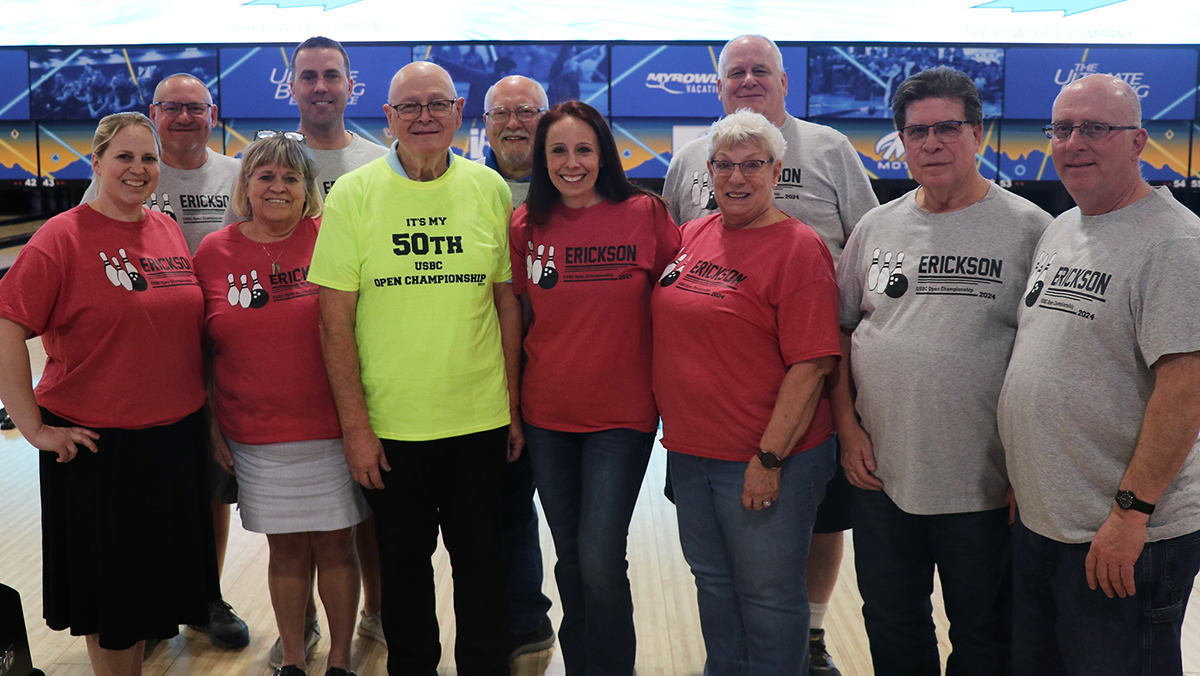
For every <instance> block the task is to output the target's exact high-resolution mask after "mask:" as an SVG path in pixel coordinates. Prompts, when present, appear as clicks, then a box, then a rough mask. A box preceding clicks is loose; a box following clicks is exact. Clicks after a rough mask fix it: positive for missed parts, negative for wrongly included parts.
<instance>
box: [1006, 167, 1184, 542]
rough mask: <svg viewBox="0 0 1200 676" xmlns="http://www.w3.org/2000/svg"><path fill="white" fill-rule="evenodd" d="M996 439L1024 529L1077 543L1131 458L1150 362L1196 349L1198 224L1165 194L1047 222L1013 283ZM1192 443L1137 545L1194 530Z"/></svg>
mask: <svg viewBox="0 0 1200 676" xmlns="http://www.w3.org/2000/svg"><path fill="white" fill-rule="evenodd" d="M1023 295H1024V300H1023V301H1022V303H1021V306H1020V313H1019V315H1018V320H1019V324H1018V329H1017V339H1016V343H1015V344H1014V346H1013V353H1012V360H1011V361H1010V362H1009V365H1008V373H1007V374H1006V375H1005V379H1004V390H1003V391H1002V392H1001V393H1000V417H999V422H1000V438H1001V439H1003V441H1004V450H1005V451H1006V453H1007V456H1008V473H1009V476H1010V477H1011V478H1012V483H1013V488H1015V489H1016V493H1017V504H1018V505H1019V506H1020V508H1021V520H1022V521H1023V522H1024V523H1025V525H1026V526H1028V527H1029V529H1030V530H1032V531H1034V532H1036V533H1038V534H1040V535H1043V536H1045V537H1047V538H1050V539H1052V540H1057V541H1059V542H1066V543H1083V542H1089V541H1090V540H1092V538H1093V537H1094V536H1095V534H1096V531H1098V530H1099V529H1100V526H1101V525H1103V524H1104V521H1105V519H1107V518H1108V514H1109V512H1110V511H1111V510H1112V505H1113V497H1114V496H1115V495H1116V494H1117V489H1118V486H1119V484H1120V481H1121V477H1122V476H1124V474H1125V471H1126V469H1128V467H1129V462H1130V460H1131V458H1132V457H1133V451H1134V448H1135V447H1136V445H1137V440H1138V436H1139V435H1140V433H1141V428H1142V418H1143V417H1144V414H1145V411H1146V404H1147V402H1148V401H1149V399H1150V393H1151V392H1152V391H1153V390H1154V382H1155V379H1154V371H1153V369H1152V368H1151V367H1152V366H1153V365H1154V363H1155V362H1156V361H1158V359H1159V358H1160V357H1162V356H1163V355H1166V354H1177V353H1186V352H1196V351H1200V218H1197V217H1196V215H1195V214H1193V213H1192V212H1190V211H1188V210H1187V208H1185V207H1184V206H1183V205H1181V204H1179V202H1177V201H1175V198H1174V197H1172V196H1171V193H1170V191H1169V190H1167V189H1166V188H1156V189H1155V190H1154V192H1153V193H1151V194H1150V195H1149V196H1147V197H1145V198H1143V199H1141V200H1139V201H1138V202H1136V203H1134V204H1132V205H1130V206H1128V207H1125V208H1124V209H1119V210H1117V211H1114V212H1112V213H1108V214H1103V215H1100V216H1083V215H1081V214H1080V212H1079V209H1072V210H1070V211H1068V212H1066V213H1064V214H1063V215H1062V216H1059V217H1058V218H1057V219H1055V221H1054V223H1053V224H1051V225H1050V227H1049V228H1047V230H1046V234H1045V235H1043V236H1042V240H1041V241H1040V242H1039V243H1038V247H1037V258H1036V259H1035V265H1034V268H1033V270H1032V272H1031V273H1030V278H1029V280H1028V282H1027V284H1026V286H1025V288H1024V289H1023ZM1197 450H1198V449H1197V447H1196V446H1195V445H1194V446H1193V447H1192V451H1191V453H1190V454H1189V455H1188V457H1187V460H1186V461H1185V462H1184V464H1183V468H1182V469H1181V470H1179V474H1178V475H1176V477H1175V479H1174V481H1172V482H1171V485H1170V486H1169V487H1168V488H1167V491H1166V493H1165V494H1164V495H1163V497H1162V499H1160V500H1159V501H1158V503H1157V504H1158V506H1157V508H1156V509H1155V510H1154V514H1153V515H1152V516H1151V517H1150V522H1149V525H1148V528H1147V531H1146V539H1147V541H1155V540H1164V539H1167V538H1173V537H1178V536H1181V535H1186V534H1188V533H1192V532H1195V531H1197V530H1200V458H1198V457H1197Z"/></svg>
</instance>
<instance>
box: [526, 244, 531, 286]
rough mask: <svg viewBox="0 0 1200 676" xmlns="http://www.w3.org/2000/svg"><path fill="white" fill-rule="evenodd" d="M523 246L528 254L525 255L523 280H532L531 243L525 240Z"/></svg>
mask: <svg viewBox="0 0 1200 676" xmlns="http://www.w3.org/2000/svg"><path fill="white" fill-rule="evenodd" d="M525 246H527V247H529V253H527V254H525V279H532V278H533V242H531V241H529V240H525Z"/></svg>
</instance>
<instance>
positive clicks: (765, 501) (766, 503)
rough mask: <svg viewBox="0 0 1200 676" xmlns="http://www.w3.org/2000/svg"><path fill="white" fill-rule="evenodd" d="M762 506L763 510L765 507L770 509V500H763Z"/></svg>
mask: <svg viewBox="0 0 1200 676" xmlns="http://www.w3.org/2000/svg"><path fill="white" fill-rule="evenodd" d="M762 506H763V509H766V508H767V507H770V506H771V501H770V500H763V501H762Z"/></svg>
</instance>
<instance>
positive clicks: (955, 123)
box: [900, 120, 970, 141]
mask: <svg viewBox="0 0 1200 676" xmlns="http://www.w3.org/2000/svg"><path fill="white" fill-rule="evenodd" d="M964 124H970V122H968V121H966V120H942V121H941V122H934V123H933V124H910V125H908V126H907V127H905V128H903V129H901V130H900V133H902V134H904V137H905V138H907V139H908V140H910V141H924V140H925V139H927V138H929V132H931V131H932V132H933V135H934V136H936V137H938V138H940V139H941V140H943V141H953V140H954V139H956V138H958V137H959V136H961V135H962V126H963V125H964Z"/></svg>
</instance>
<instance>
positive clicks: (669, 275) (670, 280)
mask: <svg viewBox="0 0 1200 676" xmlns="http://www.w3.org/2000/svg"><path fill="white" fill-rule="evenodd" d="M687 257H688V254H686V253H684V252H683V250H682V249H680V250H679V257H678V258H676V259H675V260H673V261H671V262H670V264H668V265H667V267H666V268H664V269H663V273H662V277H659V278H658V285H659V286H671V285H672V284H674V283H675V280H677V279H679V275H680V273H682V272H683V262H684V261H685V260H687Z"/></svg>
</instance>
